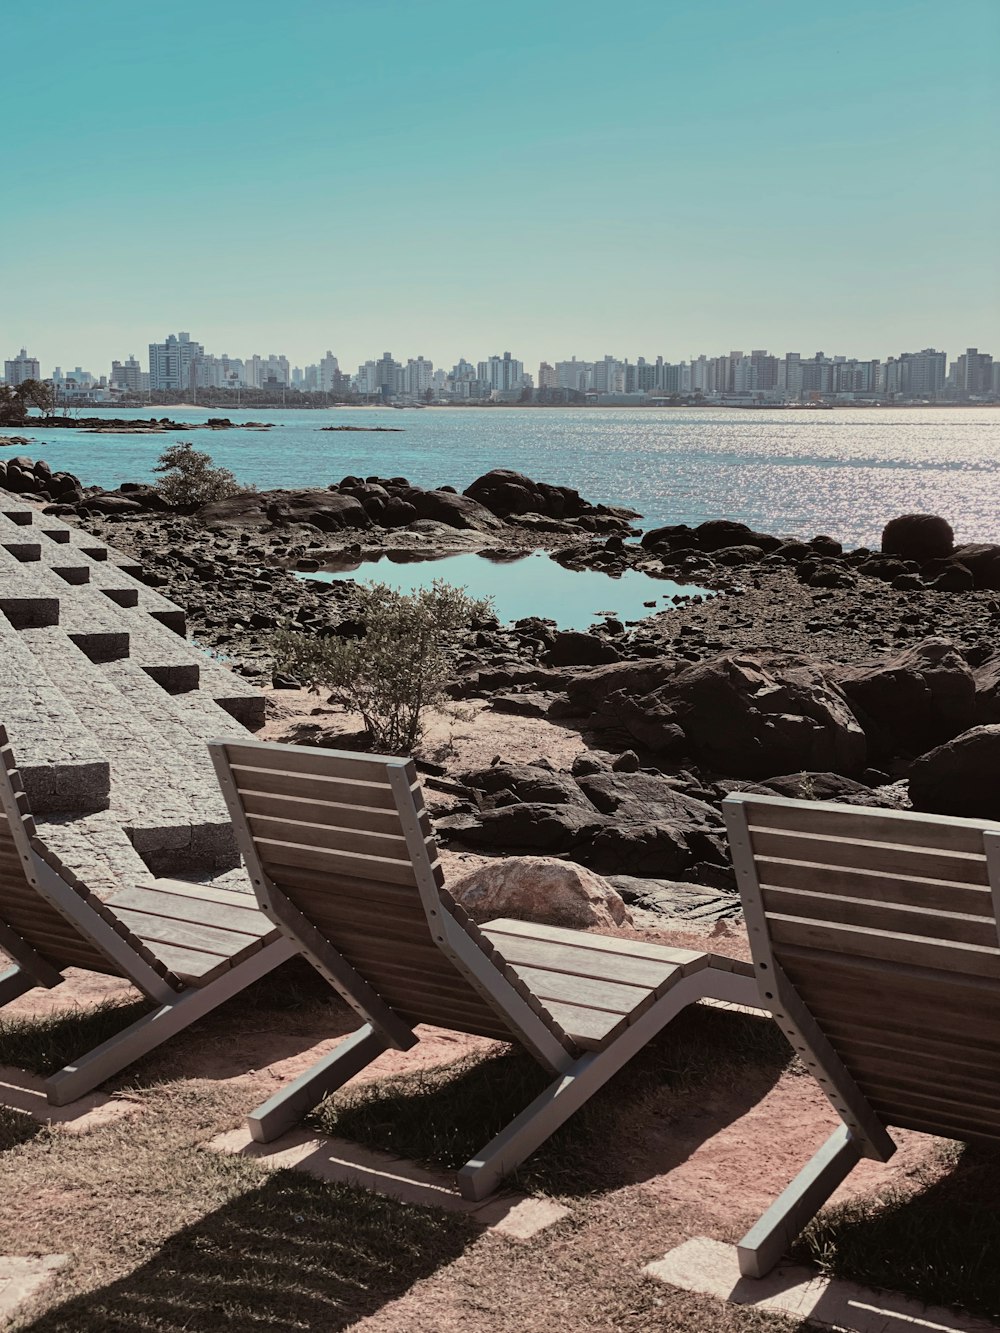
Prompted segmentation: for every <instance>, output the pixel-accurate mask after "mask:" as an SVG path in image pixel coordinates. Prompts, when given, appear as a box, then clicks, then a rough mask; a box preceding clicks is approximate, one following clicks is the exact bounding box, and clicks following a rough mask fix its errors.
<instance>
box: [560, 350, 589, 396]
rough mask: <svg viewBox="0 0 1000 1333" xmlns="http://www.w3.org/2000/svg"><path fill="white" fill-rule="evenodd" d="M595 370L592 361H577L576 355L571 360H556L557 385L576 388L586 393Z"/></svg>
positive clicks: (579, 391)
mask: <svg viewBox="0 0 1000 1333" xmlns="http://www.w3.org/2000/svg"><path fill="white" fill-rule="evenodd" d="M593 372H594V363H593V362H592V361H577V359H576V357H575V356H574V357H573V358H572V360H570V361H557V362H556V387H557V388H560V389H575V390H576V391H577V392H578V393H584V392H586V390H587V389H589V388H590V377H591V375H592V374H593Z"/></svg>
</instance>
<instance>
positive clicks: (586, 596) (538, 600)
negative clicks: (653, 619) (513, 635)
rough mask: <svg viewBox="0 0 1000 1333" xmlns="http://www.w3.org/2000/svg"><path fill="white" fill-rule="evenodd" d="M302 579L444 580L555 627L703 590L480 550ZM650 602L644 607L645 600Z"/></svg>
mask: <svg viewBox="0 0 1000 1333" xmlns="http://www.w3.org/2000/svg"><path fill="white" fill-rule="evenodd" d="M299 577H300V578H302V579H317V580H319V581H320V582H323V583H334V582H336V581H337V580H338V579H342V578H349V579H354V580H356V581H357V582H359V583H369V584H370V583H382V584H387V585H388V586H389V587H390V588H395V589H396V591H397V592H405V593H410V592H415V591H416V590H417V589H419V588H428V587H430V585H431V584H432V583H433V581H434V580H435V579H444V580H445V581H446V582H447V583H451V584H453V585H454V586H456V587H459V588H465V589H466V591H467V592H468V593H469V595H470V596H472V597H489V598H491V599H492V601H493V605H494V607H495V608H496V613H497V616H498V617H499V618H500V620H502V621H512V620H520V619H521V617H522V616H545V617H547V618H548V619H550V620H554V621H555V622H556V624H557V625H558V627H559V628H560V629H586V628H587V627H588V626H590V625H593V624H594V623H595V622H600V621H601V620H603V619H604V617H605V616H607V615H612V616H616V617H617V618H618V619H620V620H623V621H629V620H642V619H644V618H645V617H646V616H651V615H655V614H656V612H657V611H666V610H669V609H670V608H671V607H672V605H673V602H672V598H673V597H675V596H687V597H697V596H699V595H701V594H704V593H705V589H704V588H699V587H697V586H695V585H694V584H680V583H674V582H673V581H672V580H671V579H654V578H651V577H650V576H649V575H648V574H642V573H640V572H639V571H638V570H634V569H628V570H625V572H624V573H623V574H621V575H620V576H619V577H616V578H609V577H608V575H607V574H603V573H601V572H600V571H598V570H592V569H586V570H571V569H564V568H563V567H562V565H560V564H557V563H556V561H554V560H550V559H549V557H548V556H547V555H543V554H534V555H528V556H523V557H521V558H520V559H517V560H495V559H490V558H489V557H488V556H480V555H468V554H464V555H453V556H446V557H444V558H442V559H436V560H420V561H414V560H406V561H400V560H398V559H396V560H393V559H390V558H387V557H383V558H382V559H380V560H372V561H366V562H365V563H364V564H363V565H361V566H360V567H358V568H356V569H354V570H350V571H341V572H337V573H317V574H300V575H299ZM651 602H652V603H655V606H650V605H648V603H651Z"/></svg>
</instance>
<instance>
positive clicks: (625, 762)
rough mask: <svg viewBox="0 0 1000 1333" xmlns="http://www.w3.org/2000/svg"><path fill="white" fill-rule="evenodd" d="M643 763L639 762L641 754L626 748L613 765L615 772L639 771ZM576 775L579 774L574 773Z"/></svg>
mask: <svg viewBox="0 0 1000 1333" xmlns="http://www.w3.org/2000/svg"><path fill="white" fill-rule="evenodd" d="M641 767H642V764H641V763H640V762H639V756H638V755H637V754H636V752H635V751H634V750H625V751H624V752H623V753H622V754H620V755H619V756H618V758H617V759H616V760H615V761H614V763H613V764H612V765H611V769H612V772H614V773H638V771H639V769H640V768H641ZM573 776H574V777H577V776H578V774H576V773H574V775H573Z"/></svg>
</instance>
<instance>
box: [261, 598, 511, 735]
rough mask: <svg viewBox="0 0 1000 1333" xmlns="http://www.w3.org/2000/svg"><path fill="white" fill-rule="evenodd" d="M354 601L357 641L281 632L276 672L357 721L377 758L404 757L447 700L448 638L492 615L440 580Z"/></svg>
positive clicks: (489, 609)
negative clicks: (321, 692) (325, 694)
mask: <svg viewBox="0 0 1000 1333" xmlns="http://www.w3.org/2000/svg"><path fill="white" fill-rule="evenodd" d="M358 594H359V609H358V619H359V620H360V621H361V622H362V623H363V624H364V625H365V634H364V636H363V637H362V638H360V639H343V638H338V637H337V636H336V635H327V636H325V637H317V636H315V635H312V634H303V633H301V632H299V631H296V630H283V631H280V632H279V633H278V634H277V635H275V638H274V641H273V645H272V646H273V649H274V654H275V659H276V662H277V666H278V667H279V669H280V670H282V671H288V672H289V673H290V674H291V675H293V676H295V677H297V679H299V680H302V681H305V682H306V683H307V684H309V685H311V686H313V687H314V688H319V689H325V690H329V691H331V692H332V694H333V696H334V698H336V699H338V701H340V702H342V703H344V704H345V705H346V706H347V707H348V708H350V709H351V710H352V711H353V712H356V713H360V714H361V716H362V718H363V719H364V723H365V727H366V728H367V730H368V734H369V736H370V738H371V741H372V744H373V746H374V747H375V748H376V749H377V750H383V751H386V752H388V753H389V754H402V753H406V752H409V751H411V750H412V749H413V747H414V745H415V744H416V743H417V741H418V740H419V739H420V735H421V732H422V730H423V714H424V711H425V709H427V708H429V707H432V706H433V705H434V704H437V703H440V702H441V700H442V699H443V698H444V697H445V691H446V687H447V685H448V682H449V680H450V679H451V676H452V670H451V663H450V658H449V652H448V644H447V642H446V636H448V635H450V634H452V633H454V632H455V631H456V630H462V629H470V628H471V627H472V625H473V624H474V623H475V622H476V621H477V620H480V619H482V617H484V616H486V615H489V614H491V613H492V611H493V607H492V603H491V602H490V601H489V599H483V600H479V599H477V598H474V597H470V596H469V595H468V594H467V593H466V591H465V589H464V588H453V587H451V586H450V585H449V584H447V583H445V582H444V581H443V580H442V579H436V580H435V581H434V583H433V584H432V585H431V587H430V588H422V589H421V590H420V591H419V592H415V593H400V592H396V591H395V590H394V589H393V588H389V587H387V586H386V585H385V584H379V583H376V584H372V585H368V586H364V585H362V586H359V588H358Z"/></svg>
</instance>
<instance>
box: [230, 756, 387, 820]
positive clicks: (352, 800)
mask: <svg viewBox="0 0 1000 1333" xmlns="http://www.w3.org/2000/svg"><path fill="white" fill-rule="evenodd" d="M233 780H234V781H235V783H236V789H237V791H238V792H239V793H240V796H241V797H242V796H243V795H244V794H245V793H249V792H260V793H271V794H274V795H275V796H292V797H296V798H298V797H301V798H302V799H303V800H307V801H320V802H321V803H323V804H327V803H335V804H339V805H356V806H362V807H364V808H371V809H373V810H392V811H395V809H396V803H395V799H394V797H393V794H392V788H391V787H389V786H387V785H382V784H379V783H375V782H357V781H355V782H352V781H350V780H349V779H340V778H325V777H322V776H321V775H316V774H306V773H283V772H280V771H279V770H278V769H265V768H247V767H244V766H236V767H234V768H233Z"/></svg>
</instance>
